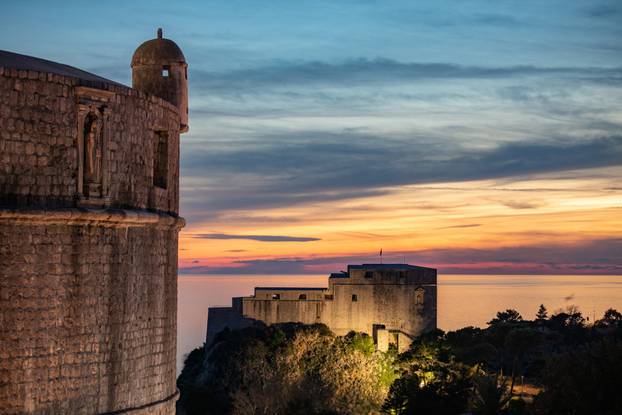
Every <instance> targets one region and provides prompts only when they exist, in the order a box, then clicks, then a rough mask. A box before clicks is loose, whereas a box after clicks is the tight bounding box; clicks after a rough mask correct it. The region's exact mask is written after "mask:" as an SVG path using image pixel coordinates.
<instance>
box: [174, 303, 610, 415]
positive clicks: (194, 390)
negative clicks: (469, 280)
mask: <svg viewBox="0 0 622 415" xmlns="http://www.w3.org/2000/svg"><path fill="white" fill-rule="evenodd" d="M525 383H527V384H528V386H529V388H527V389H529V390H531V391H532V392H533V394H536V393H537V392H539V393H537V396H535V399H531V396H532V395H533V394H532V395H526V396H523V398H525V399H521V396H522V395H523V390H524V388H523V385H524V384H525ZM519 385H520V386H519ZM178 386H179V389H180V391H181V399H180V402H179V406H180V407H181V408H182V409H183V410H185V411H186V413H187V414H188V415H195V414H302V413H304V414H364V413H379V412H383V413H390V414H439V415H442V414H462V413H473V414H614V413H615V414H618V413H622V397H621V396H620V395H619V393H618V391H619V389H620V387H622V315H621V314H620V313H618V312H617V311H615V310H609V311H607V313H605V316H604V317H603V319H601V320H599V321H597V322H595V324H594V325H590V326H587V325H586V324H585V320H584V319H583V316H582V315H581V313H580V312H579V311H578V310H577V309H576V308H574V307H571V308H569V309H567V310H565V311H563V312H558V313H556V314H554V315H552V316H551V317H549V316H548V313H547V312H546V309H545V308H544V307H541V308H540V310H539V311H538V313H537V315H536V319H535V320H532V321H530V320H524V319H523V317H522V316H520V314H518V313H517V312H516V311H515V310H506V311H503V312H499V313H497V316H496V317H495V318H494V319H492V320H491V321H490V322H489V323H488V327H487V328H486V329H480V328H474V327H466V328H463V329H460V330H456V331H452V332H448V333H443V332H442V331H440V330H437V331H435V332H433V333H428V334H426V335H424V336H421V337H420V338H418V339H417V340H416V341H415V342H414V343H413V345H412V347H411V349H410V350H409V351H407V352H406V353H403V354H401V355H399V356H398V355H396V354H395V353H394V352H388V353H382V352H378V351H375V348H374V344H373V341H372V339H371V338H370V337H369V336H367V335H364V334H358V333H350V334H349V335H348V336H345V337H339V336H334V335H333V334H332V333H331V332H330V330H329V329H328V328H327V327H326V326H323V325H313V326H305V325H302V324H282V325H273V326H269V327H268V326H264V325H257V326H254V327H250V328H247V329H244V330H238V331H225V332H223V333H221V334H220V335H219V336H218V338H217V339H216V341H215V342H214V344H213V346H212V347H210V348H209V349H208V350H204V349H203V348H200V349H196V350H194V351H193V352H192V353H190V354H189V355H188V357H187V359H186V362H185V365H184V369H183V371H182V374H181V375H180V377H179V379H178Z"/></svg>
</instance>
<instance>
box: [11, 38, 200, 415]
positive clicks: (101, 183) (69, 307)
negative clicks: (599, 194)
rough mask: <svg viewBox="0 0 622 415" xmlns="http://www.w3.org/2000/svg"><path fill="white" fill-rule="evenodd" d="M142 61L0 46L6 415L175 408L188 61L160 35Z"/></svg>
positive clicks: (160, 412) (138, 413)
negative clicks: (110, 70)
mask: <svg viewBox="0 0 622 415" xmlns="http://www.w3.org/2000/svg"><path fill="white" fill-rule="evenodd" d="M132 66H133V68H134V85H135V86H136V87H137V89H133V88H129V87H127V86H124V85H121V84H118V83H116V82H114V81H111V80H108V79H105V78H102V77H99V76H97V75H95V74H92V73H88V72H85V71H82V70H80V69H78V68H74V67H71V66H68V65H63V64H60V63H56V62H51V61H47V60H44V59H40V58H35V57H32V56H25V55H20V54H16V53H11V52H7V51H2V50H0V413H2V414H3V415H4V414H6V415H18V414H19V415H23V414H27V415H35V414H85V415H86V414H89V415H92V414H107V415H111V414H127V415H173V414H175V402H176V400H177V397H178V392H177V388H176V384H175V377H176V367H175V366H176V340H177V245H178V233H179V230H180V228H181V227H182V226H184V220H183V218H181V217H179V215H178V213H179V142H180V140H179V137H180V132H182V131H185V130H186V129H187V125H188V119H187V112H186V108H187V85H186V72H185V71H186V63H185V60H184V56H183V54H182V52H181V50H180V49H179V47H177V45H175V43H173V42H172V41H170V40H166V39H162V38H161V37H159V38H158V39H155V40H153V41H149V42H146V43H145V44H143V45H142V46H140V47H139V48H138V50H137V51H136V54H135V55H134V59H133V62H132ZM156 67H157V68H158V70H157V74H156V72H155V70H156ZM165 70H167V71H168V72H166V73H165V72H164V71H165ZM165 74H166V75H168V76H164V75H165ZM156 75H157V76H156Z"/></svg>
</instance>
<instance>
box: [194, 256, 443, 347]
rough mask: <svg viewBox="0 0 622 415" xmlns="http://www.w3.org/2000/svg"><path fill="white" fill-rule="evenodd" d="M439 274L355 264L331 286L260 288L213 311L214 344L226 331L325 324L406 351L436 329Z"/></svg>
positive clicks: (210, 330) (210, 322)
mask: <svg viewBox="0 0 622 415" xmlns="http://www.w3.org/2000/svg"><path fill="white" fill-rule="evenodd" d="M436 307H437V292H436V270H435V269H433V268H425V267H416V266H412V265H406V264H363V265H350V266H348V272H346V273H336V274H331V277H330V278H329V280H328V288H291V287H257V288H255V293H254V295H253V296H250V297H238V298H234V299H233V304H232V307H215V308H210V309H209V313H208V326H207V339H206V342H207V343H208V344H210V343H211V342H212V341H213V340H214V339H215V337H216V335H217V334H218V332H220V331H221V330H223V329H224V328H225V327H229V328H231V329H234V328H241V327H246V326H249V325H251V324H253V323H254V322H255V321H261V322H264V323H266V324H275V323H286V322H300V323H304V324H314V323H323V324H326V325H327V326H328V327H329V328H330V329H331V330H332V331H333V332H334V333H335V334H337V335H345V334H347V333H348V332H350V331H356V332H364V333H367V334H369V335H371V336H373V337H374V340H375V342H376V344H377V347H378V349H380V350H387V349H388V347H389V345H390V344H394V345H395V346H396V347H397V348H398V350H400V351H403V350H405V349H406V348H408V346H410V343H411V342H412V339H414V338H415V337H416V336H418V335H420V334H421V333H423V332H426V331H430V330H433V329H435V328H436Z"/></svg>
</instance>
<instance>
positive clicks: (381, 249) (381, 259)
mask: <svg viewBox="0 0 622 415" xmlns="http://www.w3.org/2000/svg"><path fill="white" fill-rule="evenodd" d="M380 263H381V264H382V248H380Z"/></svg>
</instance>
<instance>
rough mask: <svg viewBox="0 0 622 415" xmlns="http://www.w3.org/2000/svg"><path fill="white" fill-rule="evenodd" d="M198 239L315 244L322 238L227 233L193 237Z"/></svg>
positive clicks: (204, 234) (200, 234)
mask: <svg viewBox="0 0 622 415" xmlns="http://www.w3.org/2000/svg"><path fill="white" fill-rule="evenodd" d="M192 237H193V238H197V239H246V240H250V241H259V242H313V241H320V240H321V239H320V238H310V237H302V236H283V235H232V234H227V233H199V234H195V235H192Z"/></svg>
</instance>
